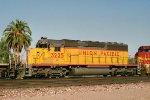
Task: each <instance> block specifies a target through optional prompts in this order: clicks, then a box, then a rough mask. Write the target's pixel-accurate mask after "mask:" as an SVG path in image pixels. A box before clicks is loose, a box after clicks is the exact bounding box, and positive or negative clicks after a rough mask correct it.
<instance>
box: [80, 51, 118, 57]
mask: <svg viewBox="0 0 150 100" xmlns="http://www.w3.org/2000/svg"><path fill="white" fill-rule="evenodd" d="M81 55H101V56H119V52H118V51H94V50H82V51H81Z"/></svg>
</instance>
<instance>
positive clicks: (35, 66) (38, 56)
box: [27, 37, 136, 77]
mask: <svg viewBox="0 0 150 100" xmlns="http://www.w3.org/2000/svg"><path fill="white" fill-rule="evenodd" d="M27 65H28V66H27V69H28V71H27V72H28V73H27V74H28V75H29V76H34V77H39V76H40V77H41V76H44V77H52V76H66V75H109V74H113V75H115V74H118V73H120V74H123V75H124V74H125V73H127V72H131V70H132V72H133V73H136V71H135V69H136V66H134V65H131V66H130V65H129V64H128V45H126V44H123V43H116V42H98V41H80V40H68V39H63V40H53V39H47V38H43V37H42V38H41V40H39V41H38V42H37V44H36V48H30V49H29V50H28V55H27Z"/></svg>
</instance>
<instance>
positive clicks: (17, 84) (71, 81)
mask: <svg viewBox="0 0 150 100" xmlns="http://www.w3.org/2000/svg"><path fill="white" fill-rule="evenodd" d="M138 82H150V77H100V78H60V79H26V80H3V79H0V88H37V87H65V86H90V85H108V84H127V83H138Z"/></svg>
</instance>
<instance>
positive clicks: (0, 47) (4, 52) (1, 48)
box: [0, 37, 11, 63]
mask: <svg viewBox="0 0 150 100" xmlns="http://www.w3.org/2000/svg"><path fill="white" fill-rule="evenodd" d="M9 56H11V53H10V50H9V49H8V47H7V45H6V43H5V39H4V38H3V37H2V38H1V40H0V63H9Z"/></svg>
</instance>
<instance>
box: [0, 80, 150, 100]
mask: <svg viewBox="0 0 150 100" xmlns="http://www.w3.org/2000/svg"><path fill="white" fill-rule="evenodd" d="M0 100H150V82H140V83H130V84H111V85H95V86H70V87H51V88H24V89H23V88H19V89H0Z"/></svg>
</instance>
